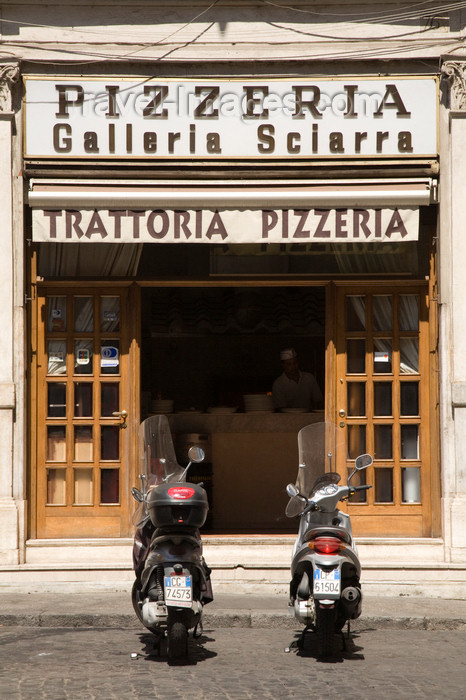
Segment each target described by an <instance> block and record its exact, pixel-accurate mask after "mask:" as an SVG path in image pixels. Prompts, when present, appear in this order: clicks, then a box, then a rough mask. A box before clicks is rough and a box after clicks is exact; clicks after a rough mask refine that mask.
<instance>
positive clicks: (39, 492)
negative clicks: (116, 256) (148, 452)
mask: <svg viewBox="0 0 466 700" xmlns="http://www.w3.org/2000/svg"><path fill="white" fill-rule="evenodd" d="M126 295H127V291H126V290H125V289H114V290H108V289H105V291H104V290H103V289H101V290H96V289H93V290H89V289H87V288H85V289H84V290H83V292H82V293H81V292H78V291H77V288H76V287H74V288H73V290H72V291H71V290H70V288H68V289H66V288H65V289H57V288H49V289H44V290H42V291H41V292H40V293H39V294H38V300H37V301H38V303H37V308H38V325H37V339H38V342H37V393H36V398H35V402H36V421H37V422H36V431H35V432H36V460H35V465H36V466H35V480H34V481H35V484H34V486H35V492H36V535H37V537H39V538H60V537H119V536H122V535H126V534H128V532H129V522H128V483H129V481H128V454H127V453H128V449H127V448H128V444H129V443H128V440H129V433H130V432H131V431H130V430H128V428H127V424H128V419H127V417H126V416H125V413H129V412H130V405H129V402H130V400H132V401H133V405H134V399H131V396H130V391H129V385H130V382H129V378H130V375H129V341H128V333H127V328H128V322H127V321H128V320H127V318H126V316H127V311H126ZM33 415H34V414H33Z"/></svg>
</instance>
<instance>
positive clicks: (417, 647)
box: [0, 627, 466, 700]
mask: <svg viewBox="0 0 466 700" xmlns="http://www.w3.org/2000/svg"><path fill="white" fill-rule="evenodd" d="M296 636H297V635H296V634H295V632H294V631H293V630H286V629H257V628H256V629H244V628H229V629H228V628H224V629H208V630H205V631H204V635H203V637H201V639H200V640H198V641H194V640H190V642H189V654H190V656H189V660H188V661H183V662H176V663H171V664H170V663H168V661H167V658H166V656H164V655H163V654H162V656H160V657H159V656H157V655H156V654H155V653H154V651H153V639H154V638H153V637H152V636H151V635H150V634H147V633H146V632H145V631H144V630H143V629H141V630H137V629H129V630H125V629H103V628H100V629H96V628H94V629H88V628H78V629H71V628H55V629H52V628H37V627H35V628H32V627H4V628H0V698H1V699H2V700H26V699H27V700H41V699H46V700H126V699H127V698H128V700H133V699H137V700H149V699H154V700H185V699H186V698H189V699H190V700H191V699H192V700H201V699H202V700H214V699H219V700H220V699H225V700H245V699H246V698H254V700H269V699H270V700H278V699H282V698H306V697H312V698H316V699H321V698H325V699H326V700H327V699H328V700H334V698H338V697H341V698H343V699H344V700H353V699H356V698H357V699H358V700H367V699H371V700H372V699H373V698H376V699H377V700H384V699H385V698H388V699H391V698H396V699H397V700H400V699H401V700H404V699H405V698H410V700H412V699H413V698H435V699H436V700H438V699H439V698H448V699H449V700H451V699H454V700H455V699H456V698H458V699H459V698H463V697H464V689H465V687H466V661H465V655H464V650H465V648H466V644H465V643H466V632H465V631H464V630H412V629H408V630H377V629H374V628H370V627H369V628H366V629H364V628H361V629H360V630H358V632H357V633H356V634H355V636H354V638H353V639H352V640H351V641H350V643H349V647H350V648H349V649H348V650H347V651H345V652H343V653H338V654H337V655H336V656H335V657H334V658H333V659H332V660H330V661H326V662H322V661H319V660H318V659H317V658H316V654H315V649H314V646H313V642H312V640H310V641H309V644H308V645H306V648H305V651H304V652H300V653H297V652H296V651H295V650H292V651H291V652H290V653H285V652H284V649H285V647H287V646H288V645H289V644H290V643H291V642H292V641H293V639H295V637H296ZM132 654H138V656H137V658H132Z"/></svg>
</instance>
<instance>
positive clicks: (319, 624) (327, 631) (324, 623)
mask: <svg viewBox="0 0 466 700" xmlns="http://www.w3.org/2000/svg"><path fill="white" fill-rule="evenodd" d="M335 623H336V610H335V608H321V607H320V605H318V606H316V638H317V646H318V649H319V655H320V656H321V657H325V656H331V655H332V654H333V651H334V644H335Z"/></svg>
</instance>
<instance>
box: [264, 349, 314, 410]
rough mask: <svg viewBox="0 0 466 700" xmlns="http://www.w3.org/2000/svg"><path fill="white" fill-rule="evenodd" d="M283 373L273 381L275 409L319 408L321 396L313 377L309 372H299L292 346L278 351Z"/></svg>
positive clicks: (296, 357)
mask: <svg viewBox="0 0 466 700" xmlns="http://www.w3.org/2000/svg"><path fill="white" fill-rule="evenodd" d="M280 360H281V363H282V368H283V374H281V375H280V376H279V377H278V378H277V379H276V380H275V381H274V383H273V386H272V397H273V404H274V407H275V409H277V410H280V409H282V408H302V409H304V410H306V411H311V410H312V409H313V408H320V407H321V405H322V401H323V397H322V392H321V391H320V389H319V385H318V384H317V382H316V380H315V377H314V375H313V374H311V373H310V372H301V370H300V369H299V363H298V356H297V354H296V350H295V349H294V348H287V349H286V350H282V352H281V353H280Z"/></svg>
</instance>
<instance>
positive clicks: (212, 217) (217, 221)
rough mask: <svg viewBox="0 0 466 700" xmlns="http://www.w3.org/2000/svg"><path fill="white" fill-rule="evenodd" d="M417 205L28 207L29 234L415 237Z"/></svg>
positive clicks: (211, 239)
mask: <svg viewBox="0 0 466 700" xmlns="http://www.w3.org/2000/svg"><path fill="white" fill-rule="evenodd" d="M418 230H419V210H418V209H417V208H412V209H410V208H407V209H397V208H384V209H366V208H360V209H293V210H288V209H262V210H261V209H255V210H252V209H238V210H234V209H202V210H187V209H185V210H167V209H154V210H146V211H143V210H124V209H120V210H111V209H99V210H97V209H82V210H76V209H50V210H44V209H33V240H34V241H37V242H55V243H66V242H68V243H73V242H74V243H76V242H80V243H221V244H229V243H329V242H334V243H348V242H353V243H354V242H357V243H367V242H397V241H413V240H417V238H418Z"/></svg>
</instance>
